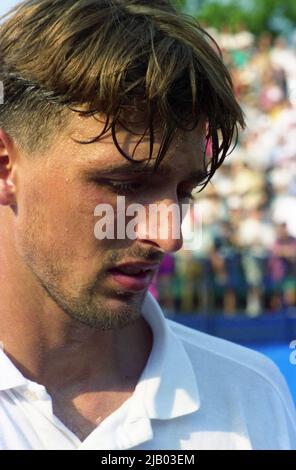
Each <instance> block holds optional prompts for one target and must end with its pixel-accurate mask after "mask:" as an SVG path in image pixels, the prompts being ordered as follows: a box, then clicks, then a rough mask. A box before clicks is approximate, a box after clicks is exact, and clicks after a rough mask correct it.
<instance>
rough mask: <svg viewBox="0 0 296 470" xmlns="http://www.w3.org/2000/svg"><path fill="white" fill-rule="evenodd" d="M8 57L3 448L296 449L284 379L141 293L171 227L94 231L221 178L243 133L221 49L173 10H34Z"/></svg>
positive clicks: (2, 40)
mask: <svg viewBox="0 0 296 470" xmlns="http://www.w3.org/2000/svg"><path fill="white" fill-rule="evenodd" d="M0 47H1V59H0V60H1V64H0V80H1V81H2V82H3V84H4V87H3V88H4V104H3V105H2V107H1V115H0V127H1V131H0V177H1V180H0V181H1V184H0V203H1V210H0V223H1V235H0V260H1V274H0V275H1V283H0V293H1V316H0V332H1V338H0V339H1V342H2V344H3V351H0V352H1V356H0V448H1V449H35V450H36V449H110V450H112V449H238V448H242V449H253V448H292V447H293V446H296V430H295V421H294V411H293V406H292V403H291V398H290V396H289V393H288V391H287V388H286V385H285V383H284V382H283V379H282V378H281V376H280V375H279V373H278V372H277V370H276V369H275V367H274V366H272V365H271V364H270V363H269V362H268V361H267V360H265V359H264V358H262V357H261V356H260V355H257V354H255V353H252V352H250V351H248V350H246V349H244V348H240V347H238V346H235V345H232V344H230V343H227V342H224V341H221V340H218V339H215V338H211V337H208V336H207V335H203V334H200V333H198V332H195V331H193V330H190V329H187V328H184V327H182V326H179V325H176V324H174V323H171V322H169V321H167V320H165V318H164V317H163V314H162V312H161V310H160V308H159V306H158V305H157V304H156V302H155V301H154V300H153V299H152V297H151V296H150V295H149V294H148V293H147V289H148V287H149V284H150V282H151V281H152V278H153V276H154V274H155V272H156V271H157V269H158V267H159V264H160V262H161V260H162V259H163V257H164V255H165V254H166V253H172V252H174V251H177V250H179V249H180V248H181V245H182V239H181V237H174V236H173V230H172V229H173V225H174V224H175V222H174V220H173V218H172V217H170V216H169V215H168V217H167V219H166V224H167V228H168V235H167V237H161V236H159V230H156V231H155V230H151V232H150V225H149V224H146V223H144V220H139V221H138V223H137V224H136V228H135V236H134V237H127V236H125V237H122V236H121V235H120V234H119V233H118V232H119V231H121V229H122V227H119V228H118V229H117V230H116V233H115V236H114V237H109V236H106V237H105V238H103V239H99V238H100V236H99V235H100V234H98V232H99V230H98V226H97V223H98V222H99V221H100V219H97V218H96V217H94V214H95V215H96V216H97V215H98V214H99V212H100V207H102V205H104V207H105V206H106V205H108V207H111V209H116V206H117V205H118V199H119V196H121V197H123V196H124V197H125V201H126V204H127V210H128V208H129V207H130V206H131V204H133V203H137V204H140V205H141V207H144V209H145V211H146V210H147V213H148V208H149V207H150V206H151V205H152V204H154V205H156V206H160V205H162V207H164V208H166V207H168V206H170V205H171V204H175V205H177V206H178V207H179V206H180V205H181V204H182V203H183V202H188V199H189V197H190V193H191V192H192V190H193V188H194V187H195V186H197V185H199V184H201V183H204V182H207V181H208V180H209V179H210V178H211V176H212V175H213V174H214V172H215V170H216V169H217V168H218V166H219V165H220V164H221V163H222V161H223V159H224V158H225V156H226V154H227V152H228V150H229V148H230V146H231V141H232V137H233V134H234V132H235V129H236V126H237V125H239V124H240V125H243V117H242V112H241V110H240V108H239V106H238V104H237V103H236V101H235V98H234V96H233V91H232V86H231V80H230V78H229V75H228V73H227V70H226V69H225V67H224V65H223V63H222V61H221V58H220V57H219V55H218V53H217V49H216V48H215V46H212V44H211V43H210V41H209V39H207V37H205V36H204V35H203V33H202V31H201V30H200V29H199V28H198V26H197V25H196V24H195V23H194V22H193V21H191V20H189V19H187V18H183V17H180V16H178V15H177V13H176V12H175V10H174V8H173V7H172V6H171V5H170V4H169V1H167V0H151V1H144V0H132V1H123V0H114V1H109V0H63V1H61V0H54V1H53V0H42V1H40V0H38V1H37V0H27V1H24V2H23V3H22V4H20V6H19V7H17V8H16V9H15V10H14V11H13V12H12V13H11V15H10V16H9V17H8V18H6V20H5V21H4V22H3V23H2V25H1V29H0ZM209 141H211V146H212V158H211V159H210V160H209V161H205V157H204V155H205V151H204V150H205V148H206V146H207V144H208V142H209ZM97 208H98V209H97ZM115 213H116V214H117V212H115V210H114V214H115ZM115 219H116V220H115ZM117 219H118V216H117V215H116V216H114V222H117V221H118V220H117ZM129 221H130V217H129V218H128V219H127V221H125V223H126V224H128V223H129ZM109 222H110V220H109ZM147 226H148V229H147ZM94 227H95V229H94ZM154 228H155V227H154ZM157 228H159V227H157ZM94 233H95V234H96V236H94ZM119 235H120V236H119Z"/></svg>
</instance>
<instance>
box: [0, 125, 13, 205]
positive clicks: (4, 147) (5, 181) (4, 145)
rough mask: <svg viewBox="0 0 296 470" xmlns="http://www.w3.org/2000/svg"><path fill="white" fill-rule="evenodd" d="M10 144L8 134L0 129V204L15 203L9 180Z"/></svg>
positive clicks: (10, 163) (11, 183) (11, 184)
mask: <svg viewBox="0 0 296 470" xmlns="http://www.w3.org/2000/svg"><path fill="white" fill-rule="evenodd" d="M11 171H12V146H11V140H10V138H9V136H8V135H7V134H6V132H5V131H4V130H3V129H0V205H2V206H11V205H13V204H15V185H14V183H13V182H12V180H11Z"/></svg>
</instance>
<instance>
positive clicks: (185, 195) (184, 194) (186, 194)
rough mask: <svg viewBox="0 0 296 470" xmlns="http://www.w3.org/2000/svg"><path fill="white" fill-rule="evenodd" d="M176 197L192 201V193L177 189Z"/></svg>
mask: <svg viewBox="0 0 296 470" xmlns="http://www.w3.org/2000/svg"><path fill="white" fill-rule="evenodd" d="M178 199H179V200H185V201H193V200H194V195H193V194H192V193H189V192H186V191H178Z"/></svg>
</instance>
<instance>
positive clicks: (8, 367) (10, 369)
mask: <svg viewBox="0 0 296 470" xmlns="http://www.w3.org/2000/svg"><path fill="white" fill-rule="evenodd" d="M26 383H27V379H26V378H25V377H24V376H23V374H22V373H21V372H20V371H19V370H18V369H17V368H16V367H15V365H14V364H13V363H12V362H11V360H10V359H9V357H8V356H7V355H6V354H5V353H4V351H3V349H2V348H0V391H3V390H9V389H10V388H16V387H20V386H22V385H25V384H26Z"/></svg>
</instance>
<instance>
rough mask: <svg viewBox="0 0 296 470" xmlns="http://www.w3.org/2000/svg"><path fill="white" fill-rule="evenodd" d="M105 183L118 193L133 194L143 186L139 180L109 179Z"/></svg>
mask: <svg viewBox="0 0 296 470" xmlns="http://www.w3.org/2000/svg"><path fill="white" fill-rule="evenodd" d="M105 184H107V186H109V187H110V188H111V189H112V190H113V191H114V192H115V193H116V194H133V193H135V192H137V191H139V190H140V189H141V188H142V187H143V184H142V183H141V182H139V181H126V182H123V181H108V182H106V183H105Z"/></svg>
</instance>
